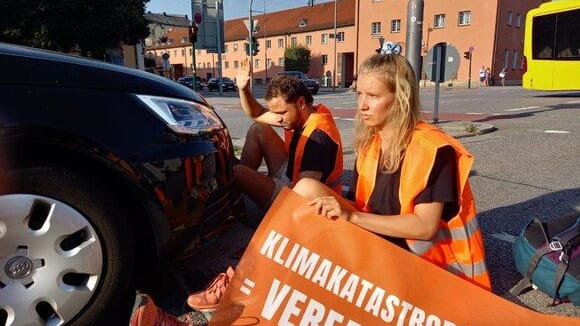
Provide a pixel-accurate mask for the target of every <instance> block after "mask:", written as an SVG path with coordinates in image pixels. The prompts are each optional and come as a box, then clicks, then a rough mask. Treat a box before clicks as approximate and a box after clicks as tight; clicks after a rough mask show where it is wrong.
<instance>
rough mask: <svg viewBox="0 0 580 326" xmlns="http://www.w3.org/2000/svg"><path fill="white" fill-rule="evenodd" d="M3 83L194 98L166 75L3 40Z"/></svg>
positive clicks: (196, 96)
mask: <svg viewBox="0 0 580 326" xmlns="http://www.w3.org/2000/svg"><path fill="white" fill-rule="evenodd" d="M0 66H1V67H2V74H0V84H3V83H10V84H23V85H39V86H54V87H70V88H91V89H103V90H112V91H123V92H132V93H136V94H142V93H145V94H149V95H158V96H167V97H175V98H182V99H188V100H194V101H197V102H202V103H207V102H206V101H205V99H203V97H201V96H200V95H199V94H197V93H195V92H193V91H192V90H190V89H188V88H186V87H184V86H182V85H180V84H178V83H175V82H173V81H171V80H169V79H167V78H164V77H162V76H158V75H155V74H152V73H149V72H144V71H141V70H138V69H134V68H127V67H123V66H118V65H114V64H110V63H106V62H101V61H97V60H91V59H86V58H82V57H77V56H73V55H66V54H61V53H57V52H52V51H46V50H38V49H33V48H27V47H23V46H17V45H12V44H6V43H0Z"/></svg>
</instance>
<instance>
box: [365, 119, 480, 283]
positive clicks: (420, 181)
mask: <svg viewBox="0 0 580 326" xmlns="http://www.w3.org/2000/svg"><path fill="white" fill-rule="evenodd" d="M446 145H451V146H452V147H453V149H454V150H455V153H456V158H457V168H458V182H459V184H458V190H459V199H458V200H459V212H458V214H457V215H456V216H454V217H452V218H451V219H450V220H449V221H448V222H446V221H443V220H441V222H440V223H439V229H438V231H437V234H436V235H435V236H434V237H433V238H432V239H430V240H427V241H425V240H415V239H406V242H407V244H408V246H409V248H410V249H411V251H412V252H414V253H415V254H417V255H419V256H421V257H423V258H425V259H426V260H428V261H430V262H432V263H434V264H436V265H438V266H441V267H442V268H444V269H446V270H448V271H450V272H452V273H454V274H456V275H458V276H459V277H461V278H464V279H466V280H468V281H470V282H472V283H475V284H476V285H479V286H480V287H482V288H485V289H487V290H491V282H490V279H489V275H488V273H487V267H486V265H485V251H484V247H483V238H482V235H481V230H480V229H479V225H478V224H477V220H476V217H475V215H476V212H475V203H474V200H473V195H472V193H471V188H470V186H469V181H468V176H469V171H470V169H471V166H472V165H473V157H472V156H471V154H470V153H469V152H468V151H467V150H466V149H465V148H464V147H463V145H461V143H459V142H458V141H457V140H456V139H454V138H453V137H451V136H449V135H447V134H445V133H444V132H442V131H441V130H439V129H437V128H436V127H434V126H432V125H430V124H428V123H425V122H420V123H419V124H418V125H417V128H416V129H415V131H414V133H413V136H412V139H411V142H410V143H409V146H408V147H407V150H406V151H405V158H404V159H403V163H402V164H401V180H400V184H399V200H400V202H401V212H400V213H401V214H409V213H413V211H414V206H415V205H414V200H415V198H416V197H417V196H418V195H419V194H420V193H421V192H422V191H423V190H424V189H425V187H426V186H427V182H428V180H429V175H430V174H431V169H432V168H433V164H434V163H435V157H436V154H437V150H438V149H439V148H441V147H443V146H446ZM380 154H381V139H380V137H379V135H378V134H377V135H375V137H374V138H373V139H372V141H371V143H370V144H369V145H368V146H367V148H366V149H365V151H364V153H363V155H358V156H357V164H356V169H357V172H358V181H357V184H356V193H355V198H356V206H357V208H358V209H360V210H361V211H364V212H370V208H369V207H368V201H369V200H370V198H371V194H372V192H373V188H374V183H375V180H376V173H377V164H378V162H379V157H380Z"/></svg>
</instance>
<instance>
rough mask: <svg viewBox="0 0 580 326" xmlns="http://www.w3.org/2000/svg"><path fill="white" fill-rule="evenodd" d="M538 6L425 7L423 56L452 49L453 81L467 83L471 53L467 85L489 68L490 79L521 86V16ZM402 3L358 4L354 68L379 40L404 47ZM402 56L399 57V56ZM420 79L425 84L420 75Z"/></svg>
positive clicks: (496, 1)
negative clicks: (455, 59)
mask: <svg viewBox="0 0 580 326" xmlns="http://www.w3.org/2000/svg"><path fill="white" fill-rule="evenodd" d="M542 2H545V1H541V0H519V1H511V0H480V1H455V0H437V1H424V11H423V31H422V35H423V40H422V49H421V53H422V56H423V57H425V56H426V55H427V53H428V51H429V49H430V48H431V47H433V45H435V44H437V43H439V42H447V43H449V44H451V45H453V46H455V47H456V48H457V50H458V52H459V54H460V56H459V58H460V60H461V61H460V64H459V70H458V73H457V75H456V76H455V78H454V81H455V82H457V83H460V84H465V83H467V80H468V79H469V60H467V59H466V58H464V57H463V53H464V52H465V51H469V50H470V49H473V51H472V62H471V64H472V68H471V69H472V71H471V79H472V80H477V79H478V72H479V69H480V68H481V67H482V66H484V67H486V68H488V67H489V68H490V70H491V74H492V78H494V79H495V80H498V79H499V78H498V77H497V76H498V74H499V72H500V71H501V70H502V68H504V67H505V68H507V71H508V73H507V77H506V80H507V82H508V83H511V84H519V83H521V80H522V52H523V40H524V26H525V21H524V20H525V18H526V13H527V12H528V11H529V10H530V9H532V8H535V7H537V6H539V5H540V4H541V3H542ZM407 5H408V1H407V0H360V1H358V2H357V7H356V11H357V14H356V26H357V39H358V44H357V46H356V50H355V53H356V62H357V66H358V65H359V64H360V63H361V62H362V60H364V58H366V57H367V56H368V55H370V54H372V53H374V49H376V48H378V47H379V41H378V40H379V38H381V37H382V38H384V40H386V41H393V42H398V43H399V44H401V45H402V48H403V51H404V49H405V47H406V44H405V41H406V34H407V33H406V32H407ZM404 54H405V53H404V52H403V55H404ZM423 78H426V76H425V74H423Z"/></svg>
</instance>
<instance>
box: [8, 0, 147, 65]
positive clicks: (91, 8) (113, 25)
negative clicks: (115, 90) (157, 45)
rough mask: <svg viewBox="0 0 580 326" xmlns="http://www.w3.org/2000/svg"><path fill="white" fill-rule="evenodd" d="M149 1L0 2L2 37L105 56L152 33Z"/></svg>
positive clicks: (53, 0)
mask: <svg viewBox="0 0 580 326" xmlns="http://www.w3.org/2000/svg"><path fill="white" fill-rule="evenodd" d="M147 2H149V0H117V1H109V0H91V1H86V0H58V1H55V0H27V1H22V0H0V13H1V16H2V18H1V19H0V41H2V42H7V43H15V44H22V45H26V46H32V47H36V48H43V49H49V50H54V51H61V52H80V54H81V55H84V56H88V57H92V58H96V59H102V58H103V56H104V54H105V52H106V50H107V49H116V48H118V47H119V45H120V44H121V43H122V42H124V43H126V44H135V43H137V42H138V41H139V40H141V39H144V38H145V37H147V35H148V34H149V31H148V28H147V22H146V21H145V16H144V15H145V4H146V3H147Z"/></svg>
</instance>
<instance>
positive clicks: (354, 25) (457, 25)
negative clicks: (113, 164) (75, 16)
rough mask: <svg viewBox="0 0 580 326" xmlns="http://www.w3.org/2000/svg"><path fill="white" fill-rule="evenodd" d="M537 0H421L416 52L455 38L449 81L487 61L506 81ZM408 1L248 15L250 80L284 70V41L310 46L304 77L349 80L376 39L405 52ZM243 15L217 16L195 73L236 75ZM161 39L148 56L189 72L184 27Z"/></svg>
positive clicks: (460, 80) (340, 2) (518, 60)
mask: <svg viewBox="0 0 580 326" xmlns="http://www.w3.org/2000/svg"><path fill="white" fill-rule="evenodd" d="M542 2H545V1H542V0H520V1H510V0H480V1H453V0H438V1H425V2H424V5H425V6H424V15H423V31H422V35H423V40H422V51H421V53H422V55H423V56H426V55H427V53H428V51H429V49H430V48H431V47H432V46H433V45H434V44H437V43H439V42H447V43H449V44H451V45H453V46H455V47H456V48H457V50H458V52H459V54H460V64H459V70H458V72H457V74H456V76H454V78H453V80H452V81H451V83H456V84H467V81H468V79H469V78H471V80H472V81H473V80H477V79H478V71H479V69H480V67H482V66H484V67H486V68H487V67H489V68H490V70H491V73H492V78H495V79H498V77H497V75H498V74H499V72H500V71H501V70H502V69H503V68H504V67H505V68H506V69H507V71H508V73H507V78H506V80H507V82H508V84H519V83H521V76H522V69H521V68H522V50H523V38H524V26H525V16H526V13H527V12H528V11H529V10H530V9H531V8H535V7H537V6H539V5H540V4H541V3H542ZM335 5H336V38H334V13H335ZM407 5H408V0H336V1H331V2H324V3H319V4H316V5H314V7H309V6H304V7H300V8H294V9H289V10H283V11H278V12H271V13H266V14H260V15H255V16H254V17H253V18H254V19H256V20H257V21H258V31H257V33H255V34H254V36H255V37H257V39H258V42H259V44H260V45H259V50H260V52H259V53H258V54H257V55H256V56H254V57H253V65H254V84H256V85H259V84H264V83H266V82H267V81H268V80H269V79H270V78H272V77H274V76H275V75H276V74H277V73H278V72H279V71H282V70H284V51H285V49H286V48H287V47H289V46H291V45H296V44H301V45H304V46H306V47H308V48H309V49H310V50H311V56H312V60H311V65H310V70H309V72H308V74H309V75H310V76H311V77H313V78H318V79H320V81H321V84H322V85H323V86H332V83H333V82H335V83H336V85H337V86H339V87H340V86H342V87H346V86H348V85H350V83H351V82H352V80H353V78H354V76H355V75H356V70H357V67H358V65H359V64H360V63H361V62H362V60H364V58H366V57H367V56H369V55H371V54H373V53H375V50H376V49H377V48H379V46H380V44H379V39H381V38H382V39H384V40H385V41H393V42H398V43H399V44H401V45H402V48H403V53H402V54H403V55H404V54H405V53H404V49H405V47H406V44H405V42H406V34H407ZM245 19H246V18H239V19H233V20H228V21H226V22H224V31H225V32H224V34H225V47H224V49H223V53H222V55H221V66H220V65H219V62H218V55H217V54H216V53H208V52H207V51H205V50H202V49H197V50H195V67H196V74H197V76H200V77H202V78H204V79H208V78H209V77H212V76H218V75H219V73H220V71H219V69H220V67H221V74H222V76H226V77H230V78H232V79H233V78H235V76H236V74H237V69H238V68H239V67H240V65H241V64H242V62H243V61H245V60H248V58H249V57H248V56H246V52H245V43H247V40H246V39H247V37H248V30H247V28H246V26H245V24H244V20H245ZM161 40H162V41H163V42H161V41H160V38H159V37H157V39H156V40H154V41H153V42H147V43H146V44H147V45H148V46H147V48H146V52H147V54H148V56H149V57H153V58H156V60H157V61H158V62H160V60H161V58H162V56H163V54H165V53H167V54H168V55H169V58H170V59H169V62H170V63H171V70H172V73H171V76H172V77H173V78H177V77H179V76H181V75H183V74H191V73H192V68H193V48H192V45H191V43H190V42H189V38H188V31H187V29H186V28H172V29H169V30H168V31H167V32H166V34H165V35H163V37H162V38H161ZM335 40H336V42H335ZM335 45H336V50H335ZM469 49H473V51H472V62H471V64H472V67H471V72H470V70H469V61H468V60H467V59H465V58H464V57H463V52H465V51H468V50H469ZM335 53H336V54H335ZM335 61H336V69H335ZM470 76H471V77H470ZM334 77H336V79H334ZM423 78H425V75H424V74H423Z"/></svg>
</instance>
